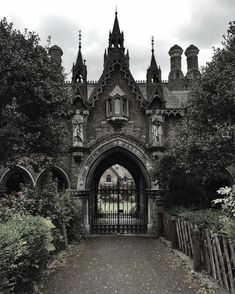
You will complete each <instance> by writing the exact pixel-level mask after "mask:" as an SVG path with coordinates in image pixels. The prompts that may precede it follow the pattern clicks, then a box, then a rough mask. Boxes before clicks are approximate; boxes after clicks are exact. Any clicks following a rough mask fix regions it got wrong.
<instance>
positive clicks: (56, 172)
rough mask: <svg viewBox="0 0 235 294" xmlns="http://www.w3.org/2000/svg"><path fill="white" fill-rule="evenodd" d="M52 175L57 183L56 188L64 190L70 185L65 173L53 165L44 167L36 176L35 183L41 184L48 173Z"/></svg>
mask: <svg viewBox="0 0 235 294" xmlns="http://www.w3.org/2000/svg"><path fill="white" fill-rule="evenodd" d="M50 174H51V175H52V178H53V180H54V181H55V182H56V183H57V185H58V189H59V190H60V191H61V190H65V189H68V188H69V187H70V184H69V178H68V176H67V174H66V173H65V172H64V171H63V170H62V169H61V168H59V167H57V166H53V167H50V168H47V169H44V170H43V171H42V172H41V173H40V174H39V176H38V178H37V181H36V184H37V185H39V186H40V185H42V184H43V182H44V181H46V180H47V177H48V176H49V175H50Z"/></svg>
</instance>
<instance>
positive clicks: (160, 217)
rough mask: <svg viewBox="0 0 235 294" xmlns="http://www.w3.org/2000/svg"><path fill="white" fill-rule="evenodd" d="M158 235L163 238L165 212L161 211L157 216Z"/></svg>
mask: <svg viewBox="0 0 235 294" xmlns="http://www.w3.org/2000/svg"><path fill="white" fill-rule="evenodd" d="M157 228H158V230H157V235H158V236H163V212H162V211H159V212H158V214H157Z"/></svg>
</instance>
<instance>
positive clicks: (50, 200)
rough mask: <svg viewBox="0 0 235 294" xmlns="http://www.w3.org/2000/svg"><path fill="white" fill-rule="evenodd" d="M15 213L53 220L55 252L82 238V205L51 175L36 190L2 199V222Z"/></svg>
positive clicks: (27, 190)
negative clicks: (61, 188) (60, 187)
mask: <svg viewBox="0 0 235 294" xmlns="http://www.w3.org/2000/svg"><path fill="white" fill-rule="evenodd" d="M16 213H19V214H21V215H22V214H29V213H30V214H31V215H40V216H43V217H45V218H46V217H50V219H51V221H52V223H53V224H54V225H55V227H56V228H55V230H54V231H53V237H54V245H55V247H56V251H60V250H62V249H64V248H65V246H66V244H67V241H73V240H79V239H81V237H82V236H83V230H82V226H81V209H80V206H79V204H78V203H77V202H76V201H75V200H74V198H73V197H71V195H70V193H69V192H66V191H64V190H60V189H59V188H58V183H57V182H56V181H55V180H54V179H53V178H52V175H51V174H48V175H47V177H45V179H44V181H42V182H41V185H39V186H38V187H37V188H35V189H30V188H29V187H22V192H20V193H19V194H12V195H6V196H5V197H4V198H1V199H0V223H1V222H6V221H7V220H9V219H10V218H11V217H12V216H13V215H14V214H16ZM67 239H68V240H67Z"/></svg>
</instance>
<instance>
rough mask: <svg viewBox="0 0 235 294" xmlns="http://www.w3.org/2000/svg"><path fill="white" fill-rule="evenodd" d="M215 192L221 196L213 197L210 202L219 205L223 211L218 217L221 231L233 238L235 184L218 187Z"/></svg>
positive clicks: (234, 230)
mask: <svg viewBox="0 0 235 294" xmlns="http://www.w3.org/2000/svg"><path fill="white" fill-rule="evenodd" d="M217 193H218V194H220V195H222V197H223V198H219V199H215V200H213V201H212V203H213V205H219V206H220V208H221V211H222V212H223V216H222V217H221V218H220V223H221V225H222V227H223V232H224V233H225V234H227V235H228V236H229V237H231V238H233V239H235V185H233V186H232V187H228V186H226V187H224V188H220V189H219V190H218V191H217Z"/></svg>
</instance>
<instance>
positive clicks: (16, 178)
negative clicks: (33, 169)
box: [0, 165, 35, 193]
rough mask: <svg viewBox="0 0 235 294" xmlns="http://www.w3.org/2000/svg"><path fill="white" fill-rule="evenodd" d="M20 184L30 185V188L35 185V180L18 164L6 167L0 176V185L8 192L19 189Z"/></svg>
mask: <svg viewBox="0 0 235 294" xmlns="http://www.w3.org/2000/svg"><path fill="white" fill-rule="evenodd" d="M21 184H23V185H30V187H31V188H33V187H35V181H34V178H33V176H32V175H31V173H30V172H29V171H28V170H27V169H26V168H24V167H23V166H20V165H16V166H14V167H13V168H9V169H7V170H6V171H5V172H4V174H3V175H2V176H1V178H0V185H1V186H2V187H3V188H4V189H5V190H6V192H8V193H10V192H13V191H15V192H18V191H20V185H21ZM16 190H18V191H16Z"/></svg>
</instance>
